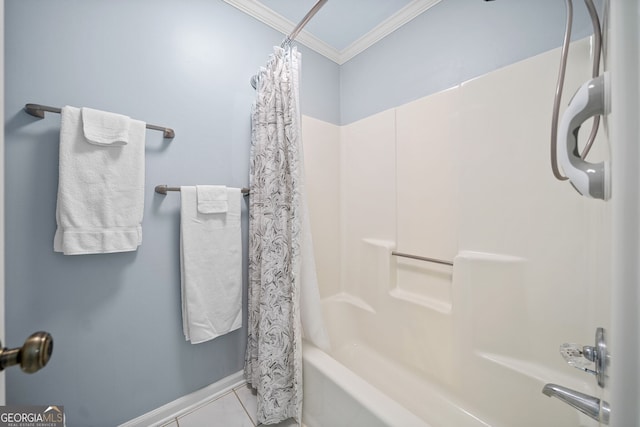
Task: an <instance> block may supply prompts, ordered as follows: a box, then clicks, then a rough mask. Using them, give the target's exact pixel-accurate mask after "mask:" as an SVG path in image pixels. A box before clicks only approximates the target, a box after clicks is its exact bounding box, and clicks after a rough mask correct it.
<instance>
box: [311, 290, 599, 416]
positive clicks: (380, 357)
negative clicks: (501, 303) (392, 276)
mask: <svg viewBox="0 0 640 427" xmlns="http://www.w3.org/2000/svg"><path fill="white" fill-rule="evenodd" d="M389 299H390V301H386V303H385V304H384V307H383V306H378V307H376V309H374V308H373V307H372V306H369V305H368V304H367V303H366V302H365V301H363V300H361V299H359V298H356V297H354V296H352V295H349V294H345V293H342V294H338V295H334V296H332V297H329V298H325V299H324V300H323V302H322V304H323V313H324V316H325V323H326V324H327V328H328V330H329V333H330V337H331V346H332V348H331V352H330V354H328V353H325V352H323V351H322V350H320V349H318V348H317V347H315V346H313V345H312V344H310V343H307V342H304V343H303V377H304V404H303V424H304V425H305V426H306V427H341V426H344V427H360V426H362V427H453V426H455V427H486V426H493V427H497V426H500V427H513V426H518V427H533V426H539V425H557V426H560V425H562V426H572V427H573V426H575V427H578V426H582V427H587V426H589V427H591V426H597V423H595V422H593V421H592V420H590V419H588V418H587V417H585V416H582V415H581V414H579V413H578V412H577V411H573V410H571V408H568V407H567V406H566V405H563V404H562V403H561V402H559V401H557V400H556V399H549V398H547V397H546V396H543V395H542V393H541V392H540V390H541V388H542V385H543V384H544V383H545V382H547V381H548V380H549V379H551V378H554V377H555V378H558V376H559V375H560V378H561V381H566V382H567V383H570V384H573V385H574V386H575V387H576V388H578V389H580V388H581V385H580V384H577V383H576V382H575V381H573V380H572V378H571V377H562V374H561V373H559V372H558V371H550V370H549V369H546V368H544V367H541V366H540V365H537V364H535V363H530V362H527V361H526V359H524V358H523V359H520V358H517V357H507V356H504V355H501V354H497V353H490V352H486V351H481V350H478V349H476V350H469V349H468V348H465V344H464V343H456V342H455V339H452V337H455V336H456V334H455V333H452V328H453V327H454V322H453V320H452V315H451V314H452V313H451V311H448V312H447V311H446V310H444V311H442V310H439V309H436V310H433V309H432V310H426V309H425V307H423V306H421V307H420V308H419V309H415V308H411V307H410V305H407V304H405V303H403V302H402V301H399V300H397V299H395V298H393V297H389ZM394 300H395V301H394ZM414 305H415V304H414ZM394 306H395V307H394ZM399 324H404V326H405V327H404V330H403V329H401V328H399ZM455 327H457V328H458V329H459V328H460V327H459V325H458V326H455ZM446 334H448V338H447V335H446ZM420 336H422V337H429V336H431V337H432V338H434V339H425V340H416V338H415V337H420ZM422 341H424V342H422ZM465 342H466V341H465ZM453 349H463V351H461V352H462V353H463V354H462V355H459V354H456V351H454V350H453ZM572 381H573V382H572ZM585 384H586V383H585ZM582 385H583V386H584V384H582Z"/></svg>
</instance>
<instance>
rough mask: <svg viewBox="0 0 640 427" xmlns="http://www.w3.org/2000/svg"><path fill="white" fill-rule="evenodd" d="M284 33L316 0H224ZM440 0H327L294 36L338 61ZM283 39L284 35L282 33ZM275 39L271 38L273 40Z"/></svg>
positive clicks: (372, 42) (360, 49) (291, 28)
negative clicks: (296, 35)
mask: <svg viewBox="0 0 640 427" xmlns="http://www.w3.org/2000/svg"><path fill="white" fill-rule="evenodd" d="M225 1H226V2H227V3H229V4H231V5H233V6H235V7H237V8H238V9H240V10H242V11H243V12H245V13H247V14H249V15H251V16H253V17H254V18H256V19H258V20H260V21H262V22H264V23H265V24H267V25H269V26H271V27H273V28H275V29H276V30H278V31H280V32H282V33H283V34H284V35H288V34H289V33H290V32H291V30H293V28H294V27H295V26H296V24H297V23H298V22H300V21H301V20H302V18H303V17H304V16H305V15H306V14H307V12H308V11H309V10H311V8H312V7H313V5H314V4H316V2H317V0H225ZM440 1H441V0H328V1H327V3H326V4H325V5H324V6H323V7H322V9H320V10H319V11H318V12H317V14H316V15H315V16H314V17H313V19H311V21H309V23H308V24H307V25H306V26H305V27H304V30H303V31H302V32H301V33H300V34H299V35H298V37H297V38H296V42H297V43H300V44H303V45H305V46H307V47H309V48H311V49H313V50H315V51H317V52H318V53H320V54H322V55H324V56H326V57H327V58H329V59H331V60H332V61H334V62H336V63H338V64H342V63H344V62H346V61H348V60H349V59H351V58H353V57H354V56H356V55H357V54H358V53H360V52H362V51H363V50H365V49H367V48H368V47H369V46H371V45H373V44H375V43H376V42H377V41H379V40H380V39H382V38H383V37H385V36H386V35H388V34H390V33H392V32H393V31H395V30H396V29H398V28H399V27H401V26H402V25H404V24H405V23H407V22H409V21H410V20H412V19H413V18H415V17H416V16H418V15H420V14H421V13H422V12H424V11H425V10H427V9H429V8H430V7H432V6H434V5H435V4H437V3H439V2H440ZM283 39H284V36H283ZM278 43H279V41H276V40H274V44H278Z"/></svg>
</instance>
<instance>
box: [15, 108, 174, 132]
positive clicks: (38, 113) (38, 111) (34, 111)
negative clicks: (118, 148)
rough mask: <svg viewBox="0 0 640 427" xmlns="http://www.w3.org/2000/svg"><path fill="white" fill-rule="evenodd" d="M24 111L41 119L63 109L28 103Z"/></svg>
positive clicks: (164, 130) (171, 130) (164, 128)
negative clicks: (46, 114) (46, 113)
mask: <svg viewBox="0 0 640 427" xmlns="http://www.w3.org/2000/svg"><path fill="white" fill-rule="evenodd" d="M24 111H26V112H27V113H29V114H31V115H32V116H33V117H37V118H39V119H44V113H45V111H46V112H48V113H56V114H60V112H61V111H62V109H61V108H58V107H49V106H47V105H40V104H27V105H25V106H24ZM147 129H151V130H160V131H162V135H163V136H164V137H165V138H173V137H175V136H176V133H175V132H174V130H173V129H171V128H166V127H164V126H157V125H152V124H149V123H147Z"/></svg>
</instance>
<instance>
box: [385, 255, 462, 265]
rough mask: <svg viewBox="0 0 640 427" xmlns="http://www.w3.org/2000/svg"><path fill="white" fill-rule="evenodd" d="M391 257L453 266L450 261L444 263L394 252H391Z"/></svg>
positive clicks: (443, 261)
mask: <svg viewBox="0 0 640 427" xmlns="http://www.w3.org/2000/svg"><path fill="white" fill-rule="evenodd" d="M391 255H393V256H399V257H403V258H411V259H417V260H419V261H427V262H434V263H436V264H444V265H450V266H453V262H451V261H445V260H442V259H437V258H429V257H426V256H419V255H411V254H405V253H402V252H396V251H393V252H391Z"/></svg>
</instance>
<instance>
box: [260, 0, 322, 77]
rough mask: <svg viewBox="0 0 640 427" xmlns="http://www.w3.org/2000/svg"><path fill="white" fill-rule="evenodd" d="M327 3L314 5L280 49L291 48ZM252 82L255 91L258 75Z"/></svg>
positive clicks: (283, 41) (320, 0)
mask: <svg viewBox="0 0 640 427" xmlns="http://www.w3.org/2000/svg"><path fill="white" fill-rule="evenodd" d="M327 1H329V0H318V2H317V3H316V4H314V5H313V7H312V8H311V9H310V10H309V12H307V14H306V15H304V18H302V21H300V22H298V25H296V26H295V27H294V28H293V30H292V31H291V33H289V35H288V36H287V37H285V39H284V40H282V43H280V47H281V48H284V47H286V46H289V45H290V44H291V42H292V41H294V40H295V38H296V37H298V34H300V31H302V29H303V28H304V26H305V25H307V23H308V22H309V21H311V18H313V17H314V15H315V14H316V13H318V11H319V10H320V9H321V8H322V6H324V5H325V3H326V2H327ZM250 82H251V86H252V87H253V88H254V89H256V88H257V87H258V76H256V75H253V76H251V80H250Z"/></svg>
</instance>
